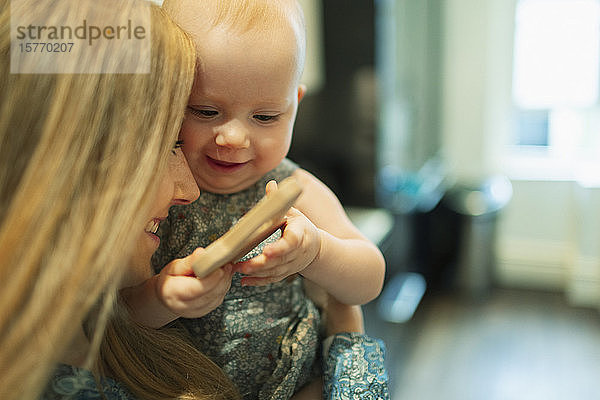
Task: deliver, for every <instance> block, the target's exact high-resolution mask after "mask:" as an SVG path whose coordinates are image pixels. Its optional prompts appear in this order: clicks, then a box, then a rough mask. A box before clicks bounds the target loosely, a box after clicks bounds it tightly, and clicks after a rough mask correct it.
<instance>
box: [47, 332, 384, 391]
mask: <svg viewBox="0 0 600 400" xmlns="http://www.w3.org/2000/svg"><path fill="white" fill-rule="evenodd" d="M384 353H385V347H384V345H383V343H382V342H381V341H380V340H377V339H373V338H370V337H369V336H367V335H361V334H359V333H340V334H337V335H335V336H334V337H333V340H332V342H331V345H330V347H329V351H328V353H327V356H326V357H325V358H324V366H323V369H324V375H323V381H324V382H325V384H324V387H323V399H325V400H349V399H352V400H363V399H368V400H375V399H377V400H379V399H382V400H388V399H389V398H390V397H389V392H388V383H387V380H388V377H387V372H386V370H385V368H384V365H383V363H384ZM102 391H103V393H104V395H105V396H106V400H135V397H134V396H133V395H132V394H130V393H129V391H128V390H127V389H126V388H125V386H124V385H121V384H120V383H118V382H116V381H114V380H112V379H110V378H105V379H103V380H102ZM88 399H89V400H92V399H101V396H100V392H99V391H98V389H97V387H96V382H95V380H94V377H93V375H92V373H91V372H90V371H87V370H84V369H81V368H77V367H72V366H69V365H63V364H61V365H59V366H58V368H57V369H56V370H55V371H54V375H53V376H52V378H51V380H50V383H49V384H48V386H47V388H46V391H45V392H44V394H43V396H42V398H41V400H88Z"/></svg>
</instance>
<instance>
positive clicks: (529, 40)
mask: <svg viewBox="0 0 600 400" xmlns="http://www.w3.org/2000/svg"><path fill="white" fill-rule="evenodd" d="M599 80H600V0H519V2H518V3H517V8H516V15H515V41H514V65H513V89H512V93H513V104H514V136H513V138H512V144H513V146H514V147H512V153H513V154H520V155H521V156H526V157H536V156H537V157H540V156H541V157H545V158H546V162H547V163H549V165H553V166H554V167H557V166H558V167H560V168H561V169H563V170H564V169H570V170H571V171H569V173H573V172H574V171H573V170H572V169H573V168H576V167H575V166H576V164H577V163H578V161H579V160H585V159H589V160H595V159H600V106H599V100H598V97H599V96H598V94H599V86H600V82H599Z"/></svg>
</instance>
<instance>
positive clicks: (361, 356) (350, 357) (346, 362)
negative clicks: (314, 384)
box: [323, 333, 390, 400]
mask: <svg viewBox="0 0 600 400" xmlns="http://www.w3.org/2000/svg"><path fill="white" fill-rule="evenodd" d="M384 356H385V345H384V344H383V342H382V341H381V340H378V339H372V338H370V337H368V336H366V335H361V334H359V333H343V334H338V335H336V336H334V338H333V341H332V342H331V345H330V347H329V352H328V353H327V356H326V357H325V359H324V366H323V369H324V372H323V382H324V385H323V399H325V400H380V399H382V400H386V399H389V398H390V393H389V389H388V374H387V371H386V369H385V366H384Z"/></svg>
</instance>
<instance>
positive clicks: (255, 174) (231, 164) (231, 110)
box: [181, 26, 304, 193]
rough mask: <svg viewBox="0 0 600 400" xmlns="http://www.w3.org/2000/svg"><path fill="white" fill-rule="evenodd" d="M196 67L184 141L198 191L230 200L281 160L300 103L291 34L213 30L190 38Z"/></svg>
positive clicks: (184, 129)
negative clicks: (227, 195) (227, 196)
mask: <svg viewBox="0 0 600 400" xmlns="http://www.w3.org/2000/svg"><path fill="white" fill-rule="evenodd" d="M194 39H195V40H196V43H197V47H198V57H199V68H198V73H197V74H196V79H195V82H194V86H193V89H192V93H191V96H190V100H189V104H188V109H187V112H186V118H185V121H184V123H183V127H182V133H181V138H182V139H183V141H184V145H183V151H184V153H185V155H186V157H187V159H188V162H189V165H190V168H191V170H192V173H193V175H194V178H195V179H196V182H197V183H198V186H199V187H200V189H201V190H207V191H210V192H213V193H234V192H238V191H240V190H243V189H245V188H247V187H249V186H251V185H252V184H254V183H255V182H256V181H257V180H258V179H260V178H261V177H262V176H263V175H264V174H265V173H267V172H269V171H270V170H272V169H273V168H275V167H276V166H277V165H278V164H279V163H280V162H281V160H282V159H283V158H284V157H285V156H286V154H287V152H288V149H289V146H290V142H291V138H292V128H293V124H294V119H295V117H296V110H297V107H298V101H299V100H300V99H301V97H302V96H303V94H304V89H303V87H299V86H298V83H297V81H298V66H297V63H296V57H295V54H296V44H295V41H294V38H293V35H291V34H289V35H287V34H285V32H281V34H279V35H272V32H271V35H268V36H266V35H265V34H261V33H257V32H246V33H243V34H241V33H238V32H236V31H232V30H231V29H227V28H226V27H221V26H218V27H216V28H213V29H211V30H210V31H209V32H207V33H204V34H203V35H198V36H197V37H195V38H194Z"/></svg>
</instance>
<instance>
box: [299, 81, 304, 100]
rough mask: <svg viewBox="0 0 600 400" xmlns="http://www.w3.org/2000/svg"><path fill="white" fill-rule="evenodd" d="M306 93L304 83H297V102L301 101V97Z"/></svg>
mask: <svg viewBox="0 0 600 400" xmlns="http://www.w3.org/2000/svg"><path fill="white" fill-rule="evenodd" d="M305 94H306V85H305V84H304V83H301V84H299V85H298V103H300V102H301V101H302V98H303V97H304V95H305Z"/></svg>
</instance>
